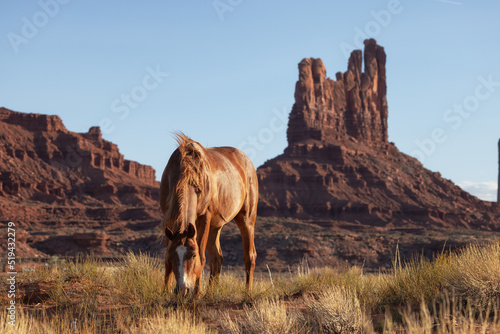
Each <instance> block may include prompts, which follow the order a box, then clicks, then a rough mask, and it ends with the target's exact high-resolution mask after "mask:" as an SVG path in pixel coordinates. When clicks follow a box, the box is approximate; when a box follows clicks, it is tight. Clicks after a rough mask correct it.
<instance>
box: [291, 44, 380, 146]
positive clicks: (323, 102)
mask: <svg viewBox="0 0 500 334" xmlns="http://www.w3.org/2000/svg"><path fill="white" fill-rule="evenodd" d="M385 60H386V55H385V52H384V48H383V47H381V46H379V45H377V43H376V42H375V40H373V39H370V40H367V41H365V54H364V63H365V69H364V72H363V71H362V53H361V51H359V50H356V51H354V52H353V53H352V54H351V57H350V58H349V64H348V69H347V71H346V72H344V73H341V72H338V73H337V74H336V80H332V79H330V78H327V77H326V69H325V66H324V64H323V61H322V60H321V59H315V58H306V59H303V60H302V61H301V62H300V63H299V80H298V81H297V84H296V87H295V104H294V106H293V108H292V112H291V113H290V120H289V124H288V131H287V136H288V143H289V145H293V144H295V143H298V142H301V141H304V140H307V139H314V140H318V141H322V142H325V141H326V142H328V141H331V140H339V139H345V138H346V137H347V136H350V137H352V138H354V139H356V140H360V141H364V142H366V143H369V142H379V143H384V142H387V99H386V91H387V88H386V75H385Z"/></svg>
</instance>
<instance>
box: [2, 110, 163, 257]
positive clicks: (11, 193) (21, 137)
mask: <svg viewBox="0 0 500 334" xmlns="http://www.w3.org/2000/svg"><path fill="white" fill-rule="evenodd" d="M158 188H159V182H158V181H156V179H155V171H154V169H153V168H152V167H150V166H146V165H142V164H140V163H137V162H135V161H130V160H127V159H125V158H124V156H123V155H122V154H121V153H120V152H119V150H118V147H117V146H116V145H115V144H113V143H111V142H109V141H107V140H104V139H103V138H102V135H101V131H100V129H99V127H91V128H90V129H89V131H88V132H86V133H75V132H71V131H68V130H67V129H66V127H65V126H64V124H63V122H62V121H61V119H60V118H59V117H58V116H50V115H41V114H28V113H20V112H15V111H12V110H9V109H6V108H0V217H1V218H0V219H1V220H3V221H6V220H9V221H13V222H16V224H18V226H19V227H20V228H22V229H23V230H24V231H27V232H28V234H29V236H27V237H26V239H27V241H28V242H29V243H30V244H31V245H32V246H34V247H35V248H36V250H35V249H33V252H32V253H34V254H36V253H38V250H42V251H43V250H48V248H52V249H53V248H54V247H55V246H56V245H57V246H59V247H60V252H59V254H74V253H76V252H78V251H84V250H89V249H91V250H94V251H95V252H97V253H103V254H105V253H107V254H111V253H112V252H111V253H110V250H109V249H108V248H107V247H106V240H107V242H108V245H113V237H112V236H110V235H112V234H113V233H114V234H116V233H117V232H116V229H118V230H120V229H121V228H122V227H123V226H124V225H129V226H130V225H131V224H132V223H133V224H139V223H141V222H142V223H144V224H146V225H152V224H155V223H157V222H158V221H159V220H160V213H159V210H158V208H157V198H158ZM54 227H56V228H59V229H60V232H61V235H59V236H58V235H57V233H56V234H54V231H53V230H54ZM96 230H98V231H96ZM126 230H127V229H123V228H122V232H126ZM132 230H133V229H129V231H132ZM112 231H113V232H112ZM108 234H110V235H108ZM108 239H109V240H108ZM46 246H47V247H48V248H47V247H46ZM111 248H113V247H111ZM28 253H29V252H28ZM49 253H50V251H49ZM31 255H33V254H31Z"/></svg>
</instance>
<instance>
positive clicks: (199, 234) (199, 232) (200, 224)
mask: <svg viewBox="0 0 500 334" xmlns="http://www.w3.org/2000/svg"><path fill="white" fill-rule="evenodd" d="M211 219H212V214H211V213H207V214H205V215H203V216H200V217H198V219H197V220H196V241H197V243H198V249H199V256H200V261H201V268H202V269H201V272H200V274H199V275H197V277H196V282H195V287H194V292H195V294H196V296H200V295H201V293H202V291H201V277H202V273H203V268H205V263H206V257H205V250H206V249H207V240H208V234H209V231H210V220H211Z"/></svg>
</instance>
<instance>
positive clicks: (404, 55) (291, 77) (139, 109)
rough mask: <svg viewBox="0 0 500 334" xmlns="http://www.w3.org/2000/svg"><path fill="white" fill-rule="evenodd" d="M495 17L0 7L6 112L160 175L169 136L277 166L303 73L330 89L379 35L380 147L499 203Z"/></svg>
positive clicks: (321, 9)
mask: <svg viewBox="0 0 500 334" xmlns="http://www.w3.org/2000/svg"><path fill="white" fill-rule="evenodd" d="M499 13H500V4H499V3H497V2H492V1H486V0H482V1H472V0H464V1H458V0H457V1H448V0H442V1H438V0H420V1H416V0H413V1H411V0H400V1H397V0H389V1H374V0H369V1H368V0H366V1H362V0H359V1H349V2H347V1H339V0H338V1H332V0H309V1H291V0H288V1H284V0H276V1H262V0H253V1H250V0H215V1H214V0H198V1H195V2H193V1H159V0H151V1H141V2H139V1H131V0H122V1H96V0H86V1H82V0H41V1H15V0H3V1H1V2H0V37H1V38H0V77H1V80H0V106H5V107H7V108H11V109H14V110H18V111H23V112H36V113H47V114H57V115H59V116H61V118H62V119H63V121H64V123H65V125H66V127H67V128H68V129H69V130H71V131H76V132H85V131H87V130H88V128H89V127H91V126H94V125H99V124H100V125H101V126H102V128H103V136H104V138H105V139H108V140H110V141H112V142H114V143H116V144H118V147H119V148H120V151H121V152H122V153H123V154H124V155H125V157H126V158H128V159H132V160H137V161H139V162H141V163H144V164H149V165H152V166H153V167H154V168H155V169H156V171H157V177H160V176H161V172H162V171H163V168H164V166H165V164H166V162H167V161H168V158H169V156H170V154H171V153H172V151H173V150H174V149H175V141H174V140H173V138H172V135H171V134H172V132H173V131H177V130H180V131H183V132H185V133H186V134H188V135H190V136H191V137H193V138H194V139H195V140H197V141H199V142H200V143H202V144H203V145H206V146H219V145H230V146H236V147H240V148H242V149H244V150H245V151H246V152H247V153H248V154H249V155H250V156H251V158H252V160H253V162H254V164H255V166H256V167H258V166H260V165H261V164H262V163H263V162H264V161H266V160H267V159H270V158H273V157H275V156H276V155H278V154H280V153H282V151H283V149H284V148H285V146H286V126H285V123H286V121H287V115H288V113H289V111H290V109H291V107H292V105H293V102H294V99H293V93H294V87H295V82H296V80H297V77H298V73H297V64H298V63H299V62H300V60H301V59H302V58H305V57H319V58H322V59H323V61H324V63H325V65H326V68H327V75H329V76H330V77H334V75H335V73H336V72H338V71H345V70H346V67H347V58H346V54H348V52H350V51H351V50H352V49H354V48H359V47H360V46H361V45H360V42H361V41H362V40H363V38H365V37H373V38H375V39H376V40H377V41H378V43H379V44H380V45H382V46H384V47H385V50H386V53H387V79H388V104H389V140H390V141H392V142H394V143H395V144H396V146H397V147H398V148H399V149H400V150H401V151H403V152H405V153H408V154H411V155H414V156H416V157H418V158H419V159H420V160H421V161H422V162H423V164H424V166H426V167H427V168H429V169H431V170H433V171H439V172H440V173H441V174H442V175H443V176H444V177H445V178H448V179H451V180H452V181H454V182H455V183H457V184H459V185H461V186H462V187H464V189H466V190H468V191H470V192H472V193H473V194H475V195H477V196H479V197H480V198H483V199H487V200H495V199H496V183H497V177H498V152H497V143H498V139H499V137H500V113H499V109H500V65H499V63H500V61H499V56H500V44H499V43H498V32H499V31H500V20H498V15H499Z"/></svg>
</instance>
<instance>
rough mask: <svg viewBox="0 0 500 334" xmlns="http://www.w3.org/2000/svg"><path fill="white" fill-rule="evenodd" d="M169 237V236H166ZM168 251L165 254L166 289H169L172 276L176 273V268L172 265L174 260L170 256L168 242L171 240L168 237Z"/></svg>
mask: <svg viewBox="0 0 500 334" xmlns="http://www.w3.org/2000/svg"><path fill="white" fill-rule="evenodd" d="M165 239H167V238H165ZM166 241H167V252H166V254H165V289H168V287H169V286H170V284H171V283H172V277H173V275H174V269H173V267H172V262H171V261H170V259H169V258H168V243H169V240H168V239H167V240H166Z"/></svg>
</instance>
